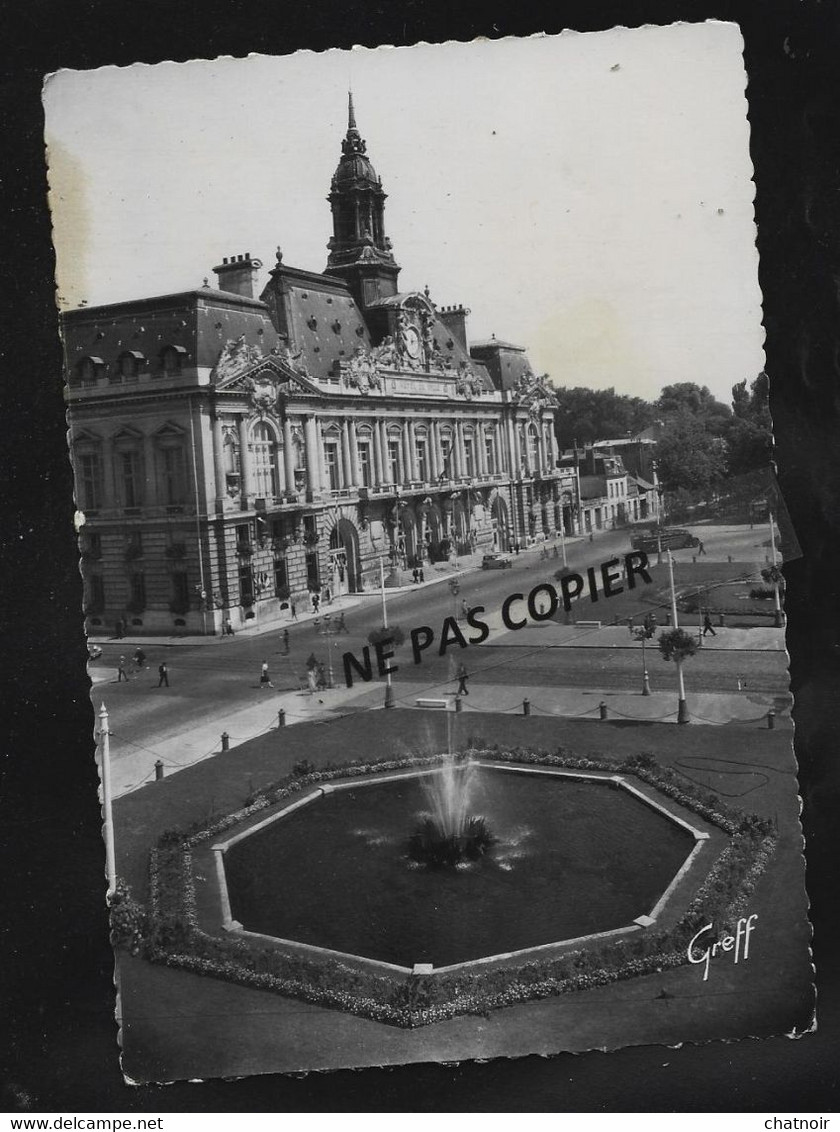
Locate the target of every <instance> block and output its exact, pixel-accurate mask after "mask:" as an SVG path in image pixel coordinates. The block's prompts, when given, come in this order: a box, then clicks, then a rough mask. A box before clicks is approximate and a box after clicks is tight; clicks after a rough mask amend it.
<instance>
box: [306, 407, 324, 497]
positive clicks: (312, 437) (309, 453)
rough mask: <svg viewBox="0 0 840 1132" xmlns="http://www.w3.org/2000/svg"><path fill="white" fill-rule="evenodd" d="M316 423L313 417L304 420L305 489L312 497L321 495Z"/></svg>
mask: <svg viewBox="0 0 840 1132" xmlns="http://www.w3.org/2000/svg"><path fill="white" fill-rule="evenodd" d="M317 427H318V426H317V423H316V421H315V418H314V417H313V416H311V415H310V416H308V417H306V418H305V423H304V437H305V440H306V489H307V491H309V492H311V493H312V495H313V496H314V495H320V494H321V461H320V459H319V458H318V448H319V439H318V435H317Z"/></svg>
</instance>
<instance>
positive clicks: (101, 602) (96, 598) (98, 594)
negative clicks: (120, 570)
mask: <svg viewBox="0 0 840 1132" xmlns="http://www.w3.org/2000/svg"><path fill="white" fill-rule="evenodd" d="M87 585H88V609H89V610H90V612H91V613H101V612H102V610H103V609H104V608H105V583H104V581H103V580H102V575H101V574H91V575H90V576H89V578H88V579H87Z"/></svg>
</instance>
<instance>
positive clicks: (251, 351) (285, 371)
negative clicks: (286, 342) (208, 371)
mask: <svg viewBox="0 0 840 1132" xmlns="http://www.w3.org/2000/svg"><path fill="white" fill-rule="evenodd" d="M229 346H230V343H227V344H226V345H225V346H224V347H223V349H222V353H221V355H220V357H219V361H218V362H217V363H216V365H215V367H214V368H213V375H212V377H213V378H215V381H216V388H217V389H219V390H224V392H226V393H243V394H247V395H248V396H249V397H250V399H251V401H252V402H253V404H254V406H255V408H257V409H263V410H264V409H268V408H273V407H274V406H275V405H276V403H277V400H278V398H279V397H285V398H288V397H294V396H297V395H304V396H310V397H312V396H314V397H321V396H323V394H322V393H321V390H320V389H319V388H318V386H317V385H315V384H314V382H312V381H311V380H310V379H309V377H308V376H307V375H306V374H305V373H303V372H301V369H297V368H295V364H294V363H295V361H296V358H295V356H294V355H292V354H291V353H290V351H289V350H288V349H285V350H278V351H276V352H275V351H272V353H270V354H263V353H262V352H261V351H260V350H259V347H256V346H255V347H248V348H247V350H248V352H247V353H242V352H241V351H236V350H234V351H233V352H232V353H231V351H230V350H229V349H228V347H229Z"/></svg>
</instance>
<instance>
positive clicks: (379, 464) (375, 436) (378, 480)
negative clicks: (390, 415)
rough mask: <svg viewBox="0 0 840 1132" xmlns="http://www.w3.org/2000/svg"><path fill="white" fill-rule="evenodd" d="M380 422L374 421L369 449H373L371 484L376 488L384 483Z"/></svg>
mask: <svg viewBox="0 0 840 1132" xmlns="http://www.w3.org/2000/svg"><path fill="white" fill-rule="evenodd" d="M381 426H382V422H381V421H378V420H376V419H374V422H373V428H372V429H371V447H372V448H373V482H374V484H376V485H377V486H378V485H379V484H383V483H385V470H384V469H385V465H384V463H383V460H382V427H381Z"/></svg>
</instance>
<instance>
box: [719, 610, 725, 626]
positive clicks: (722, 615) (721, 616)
mask: <svg viewBox="0 0 840 1132" xmlns="http://www.w3.org/2000/svg"><path fill="white" fill-rule="evenodd" d="M725 626H726V614H725V613H719V614H718V628H719V629H723V628H724V627H725Z"/></svg>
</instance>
